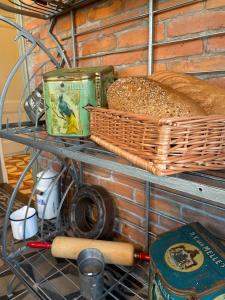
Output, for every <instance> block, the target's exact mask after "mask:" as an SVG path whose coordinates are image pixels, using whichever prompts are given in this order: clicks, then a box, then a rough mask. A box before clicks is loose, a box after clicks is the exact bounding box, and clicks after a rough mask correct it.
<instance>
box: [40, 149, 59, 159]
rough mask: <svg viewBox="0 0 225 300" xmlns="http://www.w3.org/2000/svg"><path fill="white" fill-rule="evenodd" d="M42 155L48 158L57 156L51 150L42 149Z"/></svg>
mask: <svg viewBox="0 0 225 300" xmlns="http://www.w3.org/2000/svg"><path fill="white" fill-rule="evenodd" d="M41 156H42V157H44V158H47V159H48V160H54V159H56V156H55V155H54V154H52V153H50V152H46V151H42V153H41Z"/></svg>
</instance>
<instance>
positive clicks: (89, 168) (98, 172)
mask: <svg viewBox="0 0 225 300" xmlns="http://www.w3.org/2000/svg"><path fill="white" fill-rule="evenodd" d="M84 171H85V172H87V173H92V174H93V175H94V176H100V177H104V178H109V177H111V171H110V170H107V169H103V168H100V167H97V166H94V165H87V164H85V167H84Z"/></svg>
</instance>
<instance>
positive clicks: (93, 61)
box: [79, 57, 101, 67]
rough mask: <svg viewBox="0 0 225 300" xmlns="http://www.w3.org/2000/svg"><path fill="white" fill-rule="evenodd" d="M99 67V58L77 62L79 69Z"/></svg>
mask: <svg viewBox="0 0 225 300" xmlns="http://www.w3.org/2000/svg"><path fill="white" fill-rule="evenodd" d="M100 65H101V58H100V57H93V58H85V59H81V60H79V67H92V66H93V67H94V66H100Z"/></svg>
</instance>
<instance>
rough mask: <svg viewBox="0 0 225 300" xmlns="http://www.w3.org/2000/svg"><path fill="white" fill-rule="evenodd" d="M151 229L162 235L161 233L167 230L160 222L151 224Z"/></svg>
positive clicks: (154, 232) (152, 231)
mask: <svg viewBox="0 0 225 300" xmlns="http://www.w3.org/2000/svg"><path fill="white" fill-rule="evenodd" d="M149 231H150V232H151V233H153V234H155V235H160V234H162V233H164V232H165V231H166V230H165V228H163V227H161V226H160V225H158V224H150V226H149Z"/></svg>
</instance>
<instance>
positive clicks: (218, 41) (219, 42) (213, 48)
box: [207, 35, 225, 52]
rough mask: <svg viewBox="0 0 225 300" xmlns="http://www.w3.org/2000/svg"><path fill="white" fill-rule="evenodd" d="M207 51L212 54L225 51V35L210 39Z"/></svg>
mask: <svg viewBox="0 0 225 300" xmlns="http://www.w3.org/2000/svg"><path fill="white" fill-rule="evenodd" d="M207 51H210V52H223V51H225V35H223V36H217V37H212V38H209V39H208V43H207Z"/></svg>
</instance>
